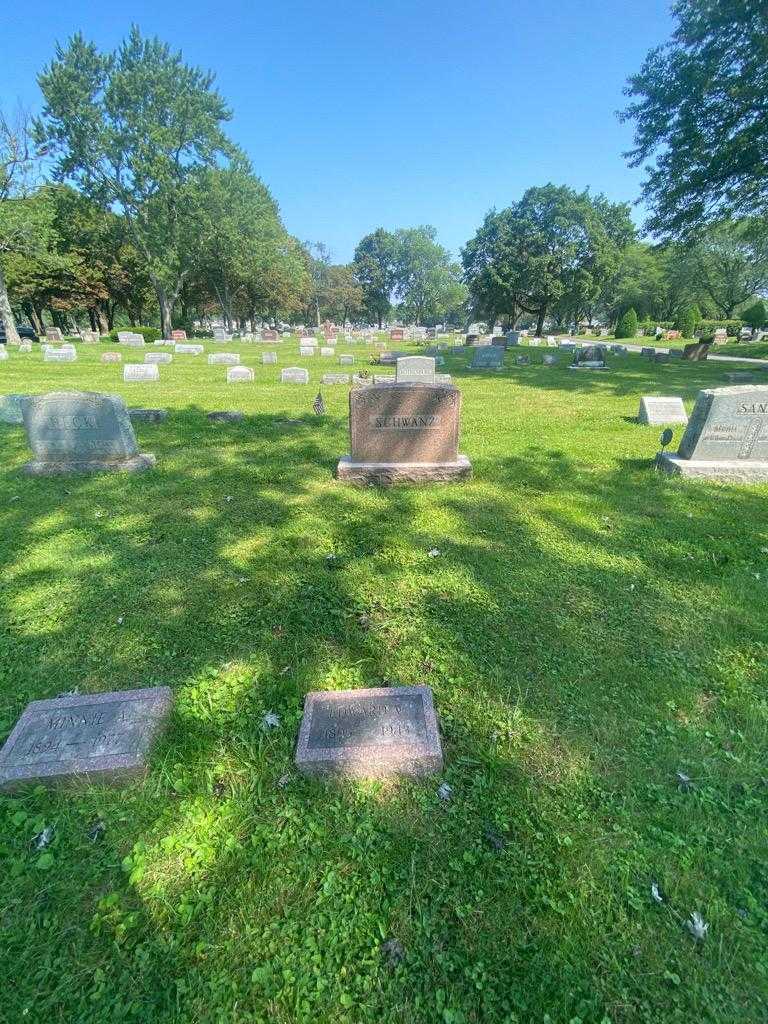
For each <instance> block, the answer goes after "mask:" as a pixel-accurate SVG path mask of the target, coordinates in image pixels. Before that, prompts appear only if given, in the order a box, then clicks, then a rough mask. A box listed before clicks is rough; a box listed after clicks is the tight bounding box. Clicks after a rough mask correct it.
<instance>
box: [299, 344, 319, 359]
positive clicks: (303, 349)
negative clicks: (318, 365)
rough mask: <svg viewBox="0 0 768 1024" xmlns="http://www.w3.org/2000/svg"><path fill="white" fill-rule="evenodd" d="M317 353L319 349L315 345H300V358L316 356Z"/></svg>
mask: <svg viewBox="0 0 768 1024" xmlns="http://www.w3.org/2000/svg"><path fill="white" fill-rule="evenodd" d="M316 353H317V349H316V348H315V347H314V345H299V355H300V356H314V355H315V354H316Z"/></svg>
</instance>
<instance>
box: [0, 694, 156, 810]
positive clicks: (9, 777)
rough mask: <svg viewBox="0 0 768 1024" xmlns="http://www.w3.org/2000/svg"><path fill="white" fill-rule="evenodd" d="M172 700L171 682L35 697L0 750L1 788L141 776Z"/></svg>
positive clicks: (8, 788) (115, 779) (116, 779)
mask: <svg viewBox="0 0 768 1024" xmlns="http://www.w3.org/2000/svg"><path fill="white" fill-rule="evenodd" d="M171 701H172V696H171V691H170V689H169V688H168V687H167V686H158V687H153V688H152V689H147V690H122V691H117V692H115V693H98V694H81V695H74V696H69V697H62V698H57V699H55V700H35V701H32V703H31V704H28V705H27V707H26V708H25V710H24V712H23V714H22V716H21V718H20V719H19V720H18V722H17V723H16V725H15V726H14V728H13V731H12V732H11V735H10V736H9V737H8V739H7V740H6V742H5V745H4V746H3V748H2V750H0V790H10V789H15V788H17V787H19V786H21V785H23V784H25V783H41V782H42V783H55V782H59V781H64V780H70V779H78V778H80V779H87V780H89V781H90V780H107V781H119V780H121V779H123V778H126V777H131V776H134V775H137V774H141V773H142V772H143V771H144V770H145V768H146V761H147V755H148V753H149V749H150V747H151V745H152V741H153V740H154V738H155V737H156V735H157V734H158V732H159V731H160V729H161V728H162V726H163V724H164V722H165V719H166V716H167V714H168V712H169V710H170V707H171Z"/></svg>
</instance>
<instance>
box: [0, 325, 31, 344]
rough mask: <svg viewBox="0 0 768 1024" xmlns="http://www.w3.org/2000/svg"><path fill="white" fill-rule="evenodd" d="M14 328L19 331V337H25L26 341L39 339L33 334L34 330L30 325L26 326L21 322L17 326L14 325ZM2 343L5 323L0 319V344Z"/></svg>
mask: <svg viewBox="0 0 768 1024" xmlns="http://www.w3.org/2000/svg"><path fill="white" fill-rule="evenodd" d="M16 330H17V331H18V332H19V337H20V338H25V339H26V340H27V341H40V339H39V338H38V336H37V335H36V334H35V332H34V331H33V330H32V328H31V327H27V326H25V325H24V324H22V325H21V327H19V326H18V325H17V326H16ZM4 344H5V324H4V323H3V321H2V320H0V345H4Z"/></svg>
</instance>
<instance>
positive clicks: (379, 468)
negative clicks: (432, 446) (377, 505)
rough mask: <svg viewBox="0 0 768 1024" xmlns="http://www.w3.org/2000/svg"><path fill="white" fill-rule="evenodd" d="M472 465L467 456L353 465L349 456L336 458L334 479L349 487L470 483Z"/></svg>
mask: <svg viewBox="0 0 768 1024" xmlns="http://www.w3.org/2000/svg"><path fill="white" fill-rule="evenodd" d="M471 477H472V463H471V462H470V461H469V459H468V458H467V456H466V455H459V456H458V458H457V459H456V461H455V462H353V461H352V459H351V457H350V456H349V455H344V456H343V457H342V458H341V459H339V464H338V466H337V467H336V479H337V480H343V481H345V482H346V483H352V484H380V485H381V486H384V487H387V486H390V485H391V484H429V483H448V482H452V481H454V480H469V479H471Z"/></svg>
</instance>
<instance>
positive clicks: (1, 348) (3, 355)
mask: <svg viewBox="0 0 768 1024" xmlns="http://www.w3.org/2000/svg"><path fill="white" fill-rule="evenodd" d="M6 359H8V349H7V348H6V347H5V345H0V361H4V360H6Z"/></svg>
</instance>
